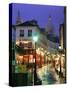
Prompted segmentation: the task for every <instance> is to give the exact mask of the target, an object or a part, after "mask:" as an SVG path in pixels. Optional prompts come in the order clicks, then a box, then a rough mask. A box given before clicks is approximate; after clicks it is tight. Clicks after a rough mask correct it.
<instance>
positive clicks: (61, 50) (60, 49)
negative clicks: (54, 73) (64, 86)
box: [59, 46, 63, 75]
mask: <svg viewBox="0 0 68 90" xmlns="http://www.w3.org/2000/svg"><path fill="white" fill-rule="evenodd" d="M62 52H63V49H62V47H61V46H59V53H60V59H59V62H60V75H61V73H62V68H61V55H62Z"/></svg>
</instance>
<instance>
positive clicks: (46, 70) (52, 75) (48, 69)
mask: <svg viewBox="0 0 68 90" xmlns="http://www.w3.org/2000/svg"><path fill="white" fill-rule="evenodd" d="M37 74H38V77H39V78H40V79H41V81H42V85H46V84H59V83H63V82H64V80H63V78H59V75H58V74H57V73H56V71H55V69H54V67H53V66H52V64H48V65H45V66H43V67H42V68H40V69H38V70H37Z"/></svg>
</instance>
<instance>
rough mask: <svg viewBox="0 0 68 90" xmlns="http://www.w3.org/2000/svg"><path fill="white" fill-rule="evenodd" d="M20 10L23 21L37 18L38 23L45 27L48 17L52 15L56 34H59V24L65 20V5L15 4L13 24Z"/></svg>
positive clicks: (13, 7)
mask: <svg viewBox="0 0 68 90" xmlns="http://www.w3.org/2000/svg"><path fill="white" fill-rule="evenodd" d="M18 11H19V12H20V16H21V19H22V22H24V21H27V20H32V19H35V20H37V22H38V25H39V26H40V27H42V28H45V27H46V25H47V23H48V17H49V16H51V19H52V23H53V25H54V28H55V30H54V31H55V33H56V35H59V24H62V23H63V22H64V6H48V5H32V4H15V3H14V4H13V6H12V24H15V23H16V18H17V16H18Z"/></svg>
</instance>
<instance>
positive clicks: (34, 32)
mask: <svg viewBox="0 0 68 90" xmlns="http://www.w3.org/2000/svg"><path fill="white" fill-rule="evenodd" d="M20 30H24V36H23V37H22V38H23V39H32V37H29V36H28V30H32V36H33V35H35V34H37V27H30V26H28V27H27V26H25V27H23V26H19V27H16V40H20V39H22V38H21V37H20Z"/></svg>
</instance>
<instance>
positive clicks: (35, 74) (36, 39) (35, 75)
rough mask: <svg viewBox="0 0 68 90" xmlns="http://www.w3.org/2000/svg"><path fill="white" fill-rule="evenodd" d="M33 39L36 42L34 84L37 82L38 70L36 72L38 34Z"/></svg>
mask: <svg viewBox="0 0 68 90" xmlns="http://www.w3.org/2000/svg"><path fill="white" fill-rule="evenodd" d="M33 41H34V42H35V65H34V84H35V85H36V82H37V72H36V42H37V41H38V36H33Z"/></svg>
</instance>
